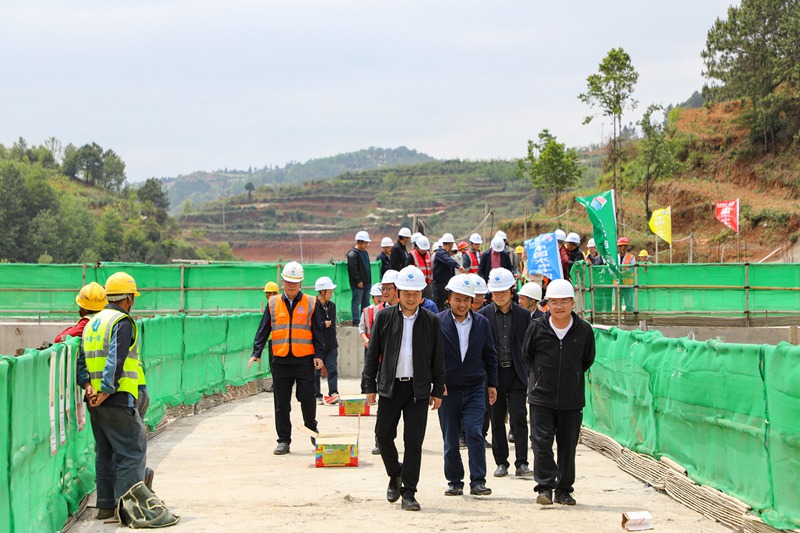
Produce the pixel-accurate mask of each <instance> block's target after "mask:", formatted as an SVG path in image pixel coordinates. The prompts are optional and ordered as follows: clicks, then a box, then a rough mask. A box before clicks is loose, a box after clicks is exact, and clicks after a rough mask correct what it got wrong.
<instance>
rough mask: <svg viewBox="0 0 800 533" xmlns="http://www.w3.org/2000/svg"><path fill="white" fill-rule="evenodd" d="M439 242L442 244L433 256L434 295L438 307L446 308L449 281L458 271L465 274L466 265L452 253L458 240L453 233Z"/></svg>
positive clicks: (443, 236) (444, 236) (445, 235)
mask: <svg viewBox="0 0 800 533" xmlns="http://www.w3.org/2000/svg"><path fill="white" fill-rule="evenodd" d="M439 242H440V243H441V246H440V247H439V248H437V249H436V255H434V257H433V289H434V290H433V297H434V298H435V300H436V301H435V303H436V307H438V308H439V309H444V299H445V294H446V292H447V289H446V287H447V282H449V281H450V278H452V277H453V276H455V274H456V271H458V272H459V273H462V274H463V273H464V267H462V266H461V265H460V264H459V263H458V261H456V260H455V259H453V257H452V256H451V255H450V251H451V250H452V249H453V245H454V244H455V242H456V240H455V238H454V237H453V234H452V233H445V234H444V235H442V238H441V240H440V241H439Z"/></svg>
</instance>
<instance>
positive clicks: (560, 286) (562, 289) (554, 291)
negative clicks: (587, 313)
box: [547, 279, 575, 299]
mask: <svg viewBox="0 0 800 533" xmlns="http://www.w3.org/2000/svg"><path fill="white" fill-rule="evenodd" d="M547 298H548V299H550V298H575V288H574V287H573V286H572V283H570V282H569V281H567V280H565V279H554V280H553V281H551V282H550V284H549V285H548V286H547Z"/></svg>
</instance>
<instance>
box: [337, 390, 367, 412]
mask: <svg viewBox="0 0 800 533" xmlns="http://www.w3.org/2000/svg"><path fill="white" fill-rule="evenodd" d="M339 416H369V403H367V396H366V395H365V394H350V395H343V396H339Z"/></svg>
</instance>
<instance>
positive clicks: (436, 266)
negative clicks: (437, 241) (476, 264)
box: [431, 248, 461, 283]
mask: <svg viewBox="0 0 800 533" xmlns="http://www.w3.org/2000/svg"><path fill="white" fill-rule="evenodd" d="M431 261H433V282H434V283H447V282H448V281H450V278H452V277H453V276H455V271H456V270H457V269H458V268H460V267H461V265H459V264H458V261H456V260H455V259H453V258H452V257H451V256H450V254H449V253H448V252H447V250H445V249H444V248H437V249H436V254H434V257H433V258H431Z"/></svg>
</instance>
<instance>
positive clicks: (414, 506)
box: [400, 490, 420, 511]
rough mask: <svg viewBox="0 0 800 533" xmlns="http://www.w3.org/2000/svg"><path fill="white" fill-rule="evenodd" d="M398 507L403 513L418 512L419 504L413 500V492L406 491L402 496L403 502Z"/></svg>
mask: <svg viewBox="0 0 800 533" xmlns="http://www.w3.org/2000/svg"><path fill="white" fill-rule="evenodd" d="M400 507H401V508H402V509H403V510H404V511H419V509H420V507H419V502H418V501H417V499H416V498H414V492H413V491H410V490H408V491H406V493H405V494H403V501H402V502H401V503H400Z"/></svg>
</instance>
